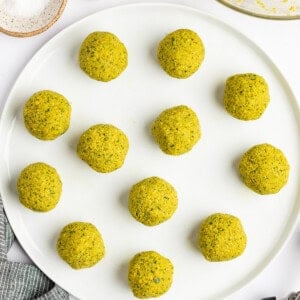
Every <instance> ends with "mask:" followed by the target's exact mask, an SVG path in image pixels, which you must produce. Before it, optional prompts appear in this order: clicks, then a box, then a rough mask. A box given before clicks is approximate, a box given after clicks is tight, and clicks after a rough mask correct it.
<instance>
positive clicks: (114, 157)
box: [77, 124, 129, 173]
mask: <svg viewBox="0 0 300 300" xmlns="http://www.w3.org/2000/svg"><path fill="white" fill-rule="evenodd" d="M128 148H129V142H128V139H127V136H126V135H125V133H124V132H123V131H122V130H120V129H119V128H117V127H115V126H113V125H109V124H97V125H94V126H92V127H90V128H89V129H88V130H87V131H85V132H84V133H83V134H82V135H81V137H80V139H79V142H78V144H77V154H78V156H79V157H80V158H81V159H82V160H83V161H85V162H86V163H87V164H88V165H89V166H90V167H91V168H93V169H94V170H95V171H97V172H101V173H108V172H112V171H115V170H116V169H119V168H120V167H122V165H123V163H124V161H125V158H126V155H127V152H128Z"/></svg>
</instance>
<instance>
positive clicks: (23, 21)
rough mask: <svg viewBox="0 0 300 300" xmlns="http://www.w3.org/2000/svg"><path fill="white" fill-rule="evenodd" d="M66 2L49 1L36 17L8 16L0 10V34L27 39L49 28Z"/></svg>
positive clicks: (59, 0)
mask: <svg viewBox="0 0 300 300" xmlns="http://www.w3.org/2000/svg"><path fill="white" fill-rule="evenodd" d="M66 4H67V0H51V1H49V3H48V5H47V6H46V7H45V9H44V10H43V11H42V12H41V13H40V14H39V15H37V16H33V17H29V18H28V17H19V16H12V15H9V14H8V13H7V12H6V11H5V10H4V9H1V8H0V32H3V33H5V34H8V35H12V36H15V37H28V36H33V35H36V34H39V33H41V32H43V31H45V30H47V29H48V28H50V27H51V26H52V25H53V24H54V23H55V22H56V21H57V20H58V19H59V17H60V16H61V14H62V12H63V11H64V9H65V6H66Z"/></svg>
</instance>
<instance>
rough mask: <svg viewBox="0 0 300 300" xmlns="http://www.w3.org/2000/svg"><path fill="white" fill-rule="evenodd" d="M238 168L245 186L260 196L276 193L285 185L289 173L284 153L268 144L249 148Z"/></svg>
mask: <svg viewBox="0 0 300 300" xmlns="http://www.w3.org/2000/svg"><path fill="white" fill-rule="evenodd" d="M238 168H239V172H240V175H241V178H242V180H243V182H244V183H245V185H246V186H247V187H249V188H250V189H251V190H253V191H254V192H256V193H258V194H261V195H267V194H276V193H278V192H279V191H280V190H281V189H282V188H283V187H284V186H285V185H286V183H287V181H288V178H289V172H290V166H289V163H288V161H287V159H286V157H285V155H284V153H283V152H282V151H281V150H280V149H278V148H276V147H274V146H272V145H270V144H260V145H256V146H254V147H252V148H250V149H249V150H248V151H247V152H246V153H244V155H243V156H242V158H241V159H240V161H239V167H238Z"/></svg>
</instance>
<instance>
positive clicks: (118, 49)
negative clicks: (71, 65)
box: [79, 31, 128, 81]
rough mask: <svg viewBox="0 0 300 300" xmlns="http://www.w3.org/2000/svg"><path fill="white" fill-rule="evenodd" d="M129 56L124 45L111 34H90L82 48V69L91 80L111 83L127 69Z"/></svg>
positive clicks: (80, 54) (80, 60)
mask: <svg viewBox="0 0 300 300" xmlns="http://www.w3.org/2000/svg"><path fill="white" fill-rule="evenodd" d="M127 61H128V55H127V50H126V47H125V46H124V44H123V43H122V42H121V41H120V40H119V39H118V37H117V36H115V35H114V34H113V33H110V32H101V31H96V32H93V33H91V34H89V35H88V36H87V37H86V38H85V40H84V41H83V43H82V44H81V47H80V52H79V64H80V68H81V69H82V70H83V71H84V72H85V73H86V74H88V75H89V76H90V77H91V78H93V79H96V80H99V81H110V80H113V79H115V78H117V77H118V76H119V75H120V74H121V73H122V72H123V71H124V70H125V69H126V67H127Z"/></svg>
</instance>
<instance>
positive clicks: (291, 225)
mask: <svg viewBox="0 0 300 300" xmlns="http://www.w3.org/2000/svg"><path fill="white" fill-rule="evenodd" d="M144 6H153V7H162V6H163V7H170V8H171V9H172V8H173V9H180V10H185V11H188V12H192V13H196V14H198V15H200V16H204V17H208V18H210V19H212V20H213V21H214V22H216V23H219V24H221V25H222V26H226V28H227V29H229V30H230V31H231V32H234V33H235V34H236V35H239V36H241V37H242V38H243V39H244V40H245V41H247V42H248V43H250V44H251V45H252V46H254V47H255V51H257V52H259V53H260V54H261V55H263V57H264V58H265V59H266V60H267V63H268V64H269V65H270V66H271V67H272V68H273V70H274V71H275V72H276V75H277V76H279V77H280V79H281V80H282V81H283V83H284V85H285V86H286V91H287V92H288V94H289V95H290V96H291V97H292V98H293V101H292V103H291V104H290V105H291V107H292V108H293V112H294V114H295V115H298V118H296V123H297V125H298V129H299V130H300V104H299V101H298V99H297V97H296V96H295V93H294V91H293V89H292V87H291V86H290V84H289V82H288V81H287V80H286V77H285V76H284V75H283V73H282V71H281V70H280V68H279V67H278V66H277V65H276V64H275V63H274V61H273V59H272V58H271V57H270V56H269V55H268V54H267V53H266V52H265V51H264V50H263V48H262V47H261V46H260V45H259V44H258V43H257V42H255V41H254V40H252V38H250V37H248V35H247V34H245V33H244V32H242V31H240V30H238V29H236V28H235V27H234V26H233V25H231V24H230V23H228V22H227V21H224V20H223V19H221V17H219V16H217V15H214V14H212V13H209V12H206V11H204V10H201V9H198V8H195V7H192V6H189V5H183V4H174V3H165V2H143V3H139V2H135V3H130V4H124V5H115V6H111V7H108V8H104V9H100V10H98V11H96V12H93V13H91V14H88V15H87V16H85V17H83V18H81V19H79V20H76V21H75V22H73V23H72V24H70V25H68V26H67V27H65V28H63V29H62V30H61V31H59V32H58V33H57V34H55V35H54V36H53V37H51V38H50V40H47V41H46V42H45V43H44V44H42V46H41V47H40V48H39V49H38V50H37V51H35V52H34V53H33V54H32V56H31V58H30V59H29V60H28V61H27V63H26V65H25V66H24V67H23V69H22V70H21V71H20V73H19V75H18V76H17V77H16V79H15V81H14V83H13V85H12V87H11V89H10V90H9V93H8V95H7V97H6V99H5V101H4V103H3V109H2V112H0V136H1V134H2V132H3V131H4V129H3V126H4V125H3V116H4V115H6V111H7V109H8V101H9V100H10V98H11V97H12V94H13V93H14V91H15V89H16V86H17V84H18V82H19V80H20V78H21V76H22V75H23V73H24V72H25V71H26V70H27V68H28V66H29V65H30V64H31V63H32V61H33V60H34V59H35V57H36V56H37V55H39V54H40V52H42V51H43V50H44V49H45V48H46V47H47V46H48V45H49V44H51V43H53V42H54V41H55V40H56V39H58V38H59V37H60V36H61V35H63V34H65V33H66V32H67V31H68V30H71V29H72V28H73V27H75V26H78V25H79V24H80V23H83V22H85V21H86V19H89V18H90V17H93V16H95V15H97V14H99V13H101V12H104V11H111V10H119V9H124V8H125V9H126V8H128V7H129V8H130V7H144ZM287 101H289V100H287ZM295 108H297V109H298V112H295V111H294V109H295ZM4 146H5V144H4V143H0V154H2V153H3V152H4V148H5V147H4ZM3 162H4V160H3V156H2V155H1V156H0V170H2V167H3ZM0 173H2V171H0ZM299 185H300V184H299ZM2 187H3V181H2V180H1V181H0V192H1V190H2ZM1 197H2V202H3V207H4V211H6V209H5V206H6V205H5V202H6V201H5V199H4V198H3V196H2V195H1ZM299 197H300V191H298V205H295V204H294V207H295V206H296V207H297V209H296V210H293V212H292V215H295V217H294V219H293V220H288V221H287V223H286V225H285V227H284V228H283V231H282V234H281V235H280V236H279V238H278V240H277V242H276V244H275V246H274V248H273V249H272V251H270V253H269V255H268V256H267V257H266V259H265V260H264V261H263V262H262V263H261V264H259V265H258V267H257V268H255V269H254V270H252V271H251V272H250V273H249V274H248V275H246V276H245V277H244V278H243V279H242V280H241V281H238V282H237V283H235V284H234V285H232V286H231V287H229V288H227V289H226V293H225V294H222V298H219V297H221V295H219V294H217V295H215V296H213V298H209V299H225V298H227V297H228V296H230V295H233V294H235V293H237V292H238V291H240V290H241V289H243V288H245V287H246V286H248V285H249V284H250V283H251V282H253V280H254V279H255V278H257V277H258V276H260V275H261V274H262V272H263V271H264V270H265V269H266V268H267V267H268V266H269V265H270V264H271V262H272V261H273V260H274V259H275V258H276V257H277V256H278V255H279V254H280V253H281V251H282V250H283V249H284V247H285V246H286V245H287V243H288V241H289V240H290V238H291V237H292V235H293V233H294V231H295V229H296V226H297V224H298V222H299V219H300V217H299V212H300V200H299ZM295 203H296V201H295ZM6 216H7V219H8V221H9V223H10V224H11V227H12V229H13V223H14V222H11V218H10V216H9V215H7V214H6ZM13 231H14V229H13ZM14 234H15V237H16V239H17V240H18V242H19V243H20V245H21V247H22V249H23V251H24V252H25V253H26V254H27V255H28V257H30V259H31V260H32V261H33V263H34V264H35V265H36V266H37V267H38V268H39V269H40V270H41V271H42V272H43V273H44V274H45V275H46V276H47V277H48V278H49V279H50V280H52V281H53V282H54V283H56V281H55V279H53V278H52V276H49V275H48V274H47V271H46V270H45V269H44V267H40V266H39V265H38V264H37V263H36V261H35V259H34V258H33V257H31V256H30V255H29V253H28V251H27V250H26V249H25V248H24V247H23V244H22V242H21V240H22V238H21V239H19V234H17V233H15V232H14ZM66 291H67V292H68V293H69V294H71V295H73V296H75V297H77V298H78V296H76V295H75V294H73V293H70V292H69V291H68V290H66Z"/></svg>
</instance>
